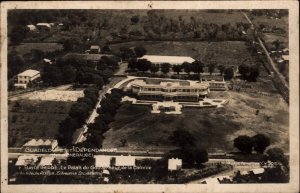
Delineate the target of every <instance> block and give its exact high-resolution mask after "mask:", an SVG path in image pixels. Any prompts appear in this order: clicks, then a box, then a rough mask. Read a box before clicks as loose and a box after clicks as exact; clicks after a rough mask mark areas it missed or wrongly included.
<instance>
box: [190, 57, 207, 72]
mask: <svg viewBox="0 0 300 193" xmlns="http://www.w3.org/2000/svg"><path fill="white" fill-rule="evenodd" d="M203 67H204V64H203V63H202V62H201V61H199V60H195V61H194V62H193V63H192V71H193V72H194V73H198V74H200V73H203V72H204V70H203Z"/></svg>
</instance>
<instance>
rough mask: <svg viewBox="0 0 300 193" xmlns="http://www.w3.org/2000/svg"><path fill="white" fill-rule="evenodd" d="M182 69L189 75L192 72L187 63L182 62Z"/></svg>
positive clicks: (190, 66)
mask: <svg viewBox="0 0 300 193" xmlns="http://www.w3.org/2000/svg"><path fill="white" fill-rule="evenodd" d="M182 68H183V71H184V72H186V73H188V74H190V72H191V71H192V65H191V64H190V63H188V62H183V63H182Z"/></svg>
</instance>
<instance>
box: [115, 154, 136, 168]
mask: <svg viewBox="0 0 300 193" xmlns="http://www.w3.org/2000/svg"><path fill="white" fill-rule="evenodd" d="M115 158H116V162H115V166H132V167H133V166H135V158H134V157H132V156H130V155H129V156H115Z"/></svg>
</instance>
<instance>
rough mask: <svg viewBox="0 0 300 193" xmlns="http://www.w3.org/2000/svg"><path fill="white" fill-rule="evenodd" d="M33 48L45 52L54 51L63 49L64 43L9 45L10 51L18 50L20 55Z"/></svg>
mask: <svg viewBox="0 0 300 193" xmlns="http://www.w3.org/2000/svg"><path fill="white" fill-rule="evenodd" d="M32 49H36V50H42V51H43V52H53V51H55V50H62V49H63V47H62V44H58V43H22V44H20V45H17V46H9V47H8V50H9V52H10V51H12V50H15V51H17V53H18V54H19V55H22V56H23V55H25V54H27V53H30V51H31V50H32Z"/></svg>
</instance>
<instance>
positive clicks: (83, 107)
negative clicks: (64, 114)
mask: <svg viewBox="0 0 300 193" xmlns="http://www.w3.org/2000/svg"><path fill="white" fill-rule="evenodd" d="M69 115H70V117H72V118H74V119H77V121H78V122H79V123H80V124H83V123H84V122H85V119H86V118H87V117H88V115H89V112H88V105H87V104H86V103H75V104H73V105H72V106H71V109H70V112H69Z"/></svg>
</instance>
